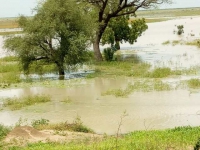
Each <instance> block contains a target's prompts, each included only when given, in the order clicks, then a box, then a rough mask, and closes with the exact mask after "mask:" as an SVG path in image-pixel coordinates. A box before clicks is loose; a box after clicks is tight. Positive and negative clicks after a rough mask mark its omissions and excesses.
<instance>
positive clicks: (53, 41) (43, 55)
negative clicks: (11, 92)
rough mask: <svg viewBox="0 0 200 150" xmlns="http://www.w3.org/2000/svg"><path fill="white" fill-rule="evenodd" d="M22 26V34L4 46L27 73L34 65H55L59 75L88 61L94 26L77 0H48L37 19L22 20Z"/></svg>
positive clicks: (20, 22) (7, 40) (7, 41)
mask: <svg viewBox="0 0 200 150" xmlns="http://www.w3.org/2000/svg"><path fill="white" fill-rule="evenodd" d="M19 25H20V27H21V28H23V34H21V35H18V36H10V37H7V39H6V41H5V45H4V46H5V47H6V48H7V49H9V50H12V51H14V52H15V53H16V54H17V55H18V57H19V58H20V62H21V63H22V66H23V69H24V71H27V73H28V69H29V67H30V64H32V63H33V62H34V61H37V64H38V65H40V64H43V63H50V64H52V63H54V64H56V66H57V70H58V72H59V74H60V75H64V70H65V67H66V65H75V64H77V63H82V62H84V61H86V58H87V57H86V55H87V46H88V44H89V43H88V41H89V37H90V36H91V34H92V33H93V32H92V31H93V24H92V20H91V18H90V16H88V15H86V14H85V11H83V9H82V6H81V5H79V4H77V3H76V1H75V0H68V1H65V0H47V1H45V2H44V3H42V4H41V5H39V6H38V7H37V8H36V15H35V16H34V17H32V18H26V17H24V16H21V17H20V18H19Z"/></svg>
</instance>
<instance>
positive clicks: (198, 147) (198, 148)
mask: <svg viewBox="0 0 200 150" xmlns="http://www.w3.org/2000/svg"><path fill="white" fill-rule="evenodd" d="M194 150H200V138H199V139H198V141H197V143H196V144H195V146H194Z"/></svg>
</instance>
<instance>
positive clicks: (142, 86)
mask: <svg viewBox="0 0 200 150" xmlns="http://www.w3.org/2000/svg"><path fill="white" fill-rule="evenodd" d="M170 89H171V87H170V85H169V84H167V83H163V82H162V81H160V80H144V81H135V82H134V83H133V84H131V83H129V84H128V85H127V87H126V88H125V89H123V88H120V89H113V90H108V91H106V92H104V93H102V95H103V96H105V95H114V96H115V97H127V96H128V95H130V94H131V93H133V92H136V91H142V92H150V91H168V90H170Z"/></svg>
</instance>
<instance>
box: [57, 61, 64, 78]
mask: <svg viewBox="0 0 200 150" xmlns="http://www.w3.org/2000/svg"><path fill="white" fill-rule="evenodd" d="M56 65H57V67H58V73H59V80H64V79H65V70H64V66H63V64H60V63H58V62H56Z"/></svg>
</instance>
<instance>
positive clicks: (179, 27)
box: [177, 25, 184, 35]
mask: <svg viewBox="0 0 200 150" xmlns="http://www.w3.org/2000/svg"><path fill="white" fill-rule="evenodd" d="M183 28H184V26H183V25H178V26H177V29H178V31H177V34H178V35H181V34H182V33H184V30H183Z"/></svg>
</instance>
